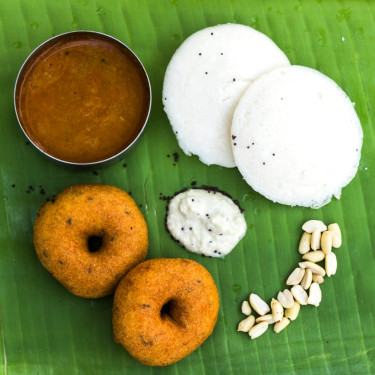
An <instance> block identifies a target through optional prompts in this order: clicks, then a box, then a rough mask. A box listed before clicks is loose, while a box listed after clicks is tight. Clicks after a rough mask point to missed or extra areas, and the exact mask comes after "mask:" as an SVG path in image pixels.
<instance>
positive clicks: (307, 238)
mask: <svg viewBox="0 0 375 375" xmlns="http://www.w3.org/2000/svg"><path fill="white" fill-rule="evenodd" d="M310 243H311V233H307V232H304V233H303V235H302V237H301V240H300V241H299V245H298V251H299V253H300V254H306V253H307V252H309V251H310V248H311V247H310Z"/></svg>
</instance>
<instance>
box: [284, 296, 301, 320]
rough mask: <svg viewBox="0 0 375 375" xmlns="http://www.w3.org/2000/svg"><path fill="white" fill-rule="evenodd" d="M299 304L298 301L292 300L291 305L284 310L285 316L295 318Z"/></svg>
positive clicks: (290, 318)
mask: <svg viewBox="0 0 375 375" xmlns="http://www.w3.org/2000/svg"><path fill="white" fill-rule="evenodd" d="M300 308H301V305H300V303H299V302H298V301H294V303H293V306H291V307H289V308H288V309H286V310H285V317H286V318H288V319H289V320H296V319H297V316H298V314H299V310H300Z"/></svg>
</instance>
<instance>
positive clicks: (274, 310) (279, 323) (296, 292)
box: [237, 220, 342, 339]
mask: <svg viewBox="0 0 375 375" xmlns="http://www.w3.org/2000/svg"><path fill="white" fill-rule="evenodd" d="M302 230H303V231H304V233H303V235H302V237H301V240H300V243H299V247H298V251H299V253H300V254H302V260H303V262H300V263H299V264H298V266H299V267H297V268H296V269H295V270H294V271H293V272H292V273H291V274H290V275H289V277H288V279H287V281H286V285H288V286H290V287H291V288H290V290H289V289H284V290H283V291H282V292H279V293H278V295H277V299H274V298H272V300H271V304H270V305H271V308H270V307H269V305H268V304H267V303H266V302H264V301H263V300H262V299H261V298H260V297H259V296H258V295H256V294H254V293H251V294H250V297H249V301H243V302H242V305H241V311H242V313H243V314H245V315H247V318H245V319H244V320H242V321H241V322H240V323H239V324H238V328H237V331H240V332H247V333H248V334H249V336H250V337H251V338H252V339H255V338H257V337H259V336H260V335H262V334H263V333H264V332H266V331H267V329H268V326H269V325H270V324H274V327H273V330H274V331H275V332H276V333H279V332H280V331H282V330H283V329H284V328H285V327H286V326H287V325H288V324H289V323H290V321H291V320H295V319H296V318H297V316H298V313H299V310H300V307H301V305H307V304H309V305H314V306H319V304H320V301H321V300H322V292H321V289H320V284H321V283H323V282H324V277H325V276H328V277H330V276H332V275H334V274H335V273H336V269H337V258H336V255H335V254H334V253H333V252H332V248H339V247H340V246H341V242H342V239H341V230H340V227H339V225H338V224H336V223H334V224H330V225H328V228H327V226H326V225H325V224H324V223H323V222H322V221H319V220H309V221H307V222H306V223H305V224H303V226H302ZM322 261H324V262H325V264H324V267H322V266H320V265H319V264H317V263H318V262H322ZM307 291H308V292H307ZM252 308H253V309H254V310H255V312H256V313H257V314H258V315H259V316H258V317H257V318H256V317H255V316H254V315H252Z"/></svg>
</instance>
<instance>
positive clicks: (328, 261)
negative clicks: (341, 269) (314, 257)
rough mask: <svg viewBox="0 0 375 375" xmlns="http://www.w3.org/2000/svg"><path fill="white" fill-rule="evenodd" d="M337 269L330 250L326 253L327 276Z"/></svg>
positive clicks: (334, 257) (334, 256)
mask: <svg viewBox="0 0 375 375" xmlns="http://www.w3.org/2000/svg"><path fill="white" fill-rule="evenodd" d="M336 270H337V258H336V255H335V253H333V252H331V253H328V254H327V255H326V272H327V276H328V277H330V276H332V275H334V274H335V273H336Z"/></svg>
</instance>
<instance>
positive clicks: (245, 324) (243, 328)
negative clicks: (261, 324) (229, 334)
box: [237, 315, 255, 332]
mask: <svg viewBox="0 0 375 375" xmlns="http://www.w3.org/2000/svg"><path fill="white" fill-rule="evenodd" d="M254 323H255V316H254V315H250V316H248V317H247V318H246V319H244V320H241V321H240V323H239V324H238V327H237V331H238V332H249V331H250V329H251V327H252V326H253V325H254Z"/></svg>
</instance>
